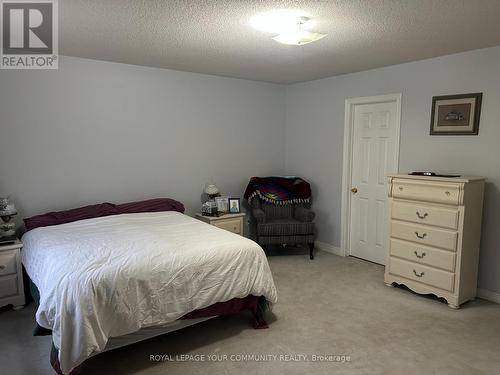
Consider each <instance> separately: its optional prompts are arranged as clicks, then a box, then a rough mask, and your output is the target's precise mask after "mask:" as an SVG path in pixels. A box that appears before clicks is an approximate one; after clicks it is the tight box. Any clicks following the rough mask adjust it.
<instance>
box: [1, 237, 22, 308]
mask: <svg viewBox="0 0 500 375" xmlns="http://www.w3.org/2000/svg"><path fill="white" fill-rule="evenodd" d="M22 247H23V244H22V243H21V241H19V240H18V239H15V240H14V243H13V244H11V245H1V246H0V307H2V306H6V305H13V306H14V310H18V309H21V308H23V307H24V304H25V303H26V301H25V299H24V286H23V271H22V266H21V248H22Z"/></svg>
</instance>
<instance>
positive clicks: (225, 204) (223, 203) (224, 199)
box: [215, 196, 229, 214]
mask: <svg viewBox="0 0 500 375" xmlns="http://www.w3.org/2000/svg"><path fill="white" fill-rule="evenodd" d="M228 200H229V197H228V196H221V197H215V203H216V204H217V211H218V212H220V213H224V214H225V213H227V212H228V211H229V201H228Z"/></svg>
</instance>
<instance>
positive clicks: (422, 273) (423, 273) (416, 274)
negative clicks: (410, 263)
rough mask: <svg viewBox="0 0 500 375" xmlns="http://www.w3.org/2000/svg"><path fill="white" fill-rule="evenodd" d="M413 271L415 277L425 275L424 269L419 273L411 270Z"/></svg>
mask: <svg viewBox="0 0 500 375" xmlns="http://www.w3.org/2000/svg"><path fill="white" fill-rule="evenodd" d="M413 273H414V274H415V276H417V277H422V276H424V275H425V272H424V271H422V272H420V274H418V273H417V271H415V270H413Z"/></svg>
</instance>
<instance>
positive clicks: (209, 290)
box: [22, 212, 277, 373]
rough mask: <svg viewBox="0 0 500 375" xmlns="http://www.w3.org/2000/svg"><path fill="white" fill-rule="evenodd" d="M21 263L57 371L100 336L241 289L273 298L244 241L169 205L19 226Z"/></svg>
mask: <svg viewBox="0 0 500 375" xmlns="http://www.w3.org/2000/svg"><path fill="white" fill-rule="evenodd" d="M22 241H23V243H24V249H23V253H22V260H23V264H24V265H25V267H26V270H27V272H28V275H29V276H30V277H31V279H32V280H33V282H34V283H35V284H36V285H37V287H38V289H39V291H40V306H39V308H38V311H37V313H36V321H37V322H38V324H39V325H40V326H42V327H45V328H48V329H51V330H52V335H53V341H54V345H55V346H56V347H57V348H58V349H59V361H60V365H61V370H62V371H63V372H64V373H68V372H70V370H71V369H72V368H74V367H76V366H78V365H79V364H80V363H82V362H83V361H84V360H85V359H86V358H88V357H89V356H91V355H92V354H95V353H97V352H99V351H102V350H103V349H104V347H105V346H106V343H107V341H108V338H110V337H115V336H121V335H125V334H128V333H132V332H135V331H137V330H139V329H141V328H143V327H148V326H154V325H161V324H164V323H168V322H171V321H174V320H176V319H178V318H180V317H181V316H183V315H184V314H186V313H188V312H190V311H193V310H196V309H200V308H204V307H207V306H210V305H212V304H214V303H216V302H223V301H227V300H230V299H231V298H235V297H240V298H241V297H245V296H247V295H249V294H253V295H255V296H261V295H262V296H265V297H266V298H267V300H268V301H270V302H271V303H274V302H276V299H277V296H276V289H275V286H274V282H273V278H272V275H271V271H270V269H269V265H268V263H267V259H266V257H265V254H264V252H263V251H262V249H261V248H260V247H259V246H258V245H257V244H256V243H255V242H253V241H251V240H249V239H246V238H244V237H241V236H239V235H236V234H233V233H230V232H228V231H225V230H223V229H219V228H216V227H213V226H210V225H208V224H205V223H203V222H201V221H199V220H196V219H193V218H190V217H188V216H186V215H183V214H180V213H178V212H159V213H141V214H126V215H118V216H108V217H102V218H95V219H88V220H81V221H77V222H74V223H69V224H62V225H57V226H52V227H45V228H37V229H34V230H32V231H30V232H27V233H26V234H25V235H24V236H23V239H22Z"/></svg>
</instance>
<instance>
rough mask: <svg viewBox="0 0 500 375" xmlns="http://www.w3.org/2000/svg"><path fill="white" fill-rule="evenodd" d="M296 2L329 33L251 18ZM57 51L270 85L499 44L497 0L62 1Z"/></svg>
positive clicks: (292, 6) (499, 6)
mask: <svg viewBox="0 0 500 375" xmlns="http://www.w3.org/2000/svg"><path fill="white" fill-rule="evenodd" d="M273 9H300V10H302V11H304V13H305V14H306V15H309V16H311V17H313V18H314V19H315V21H316V23H317V26H316V27H315V28H314V31H317V32H320V33H326V34H328V36H327V37H325V38H323V39H322V40H320V41H318V42H315V43H311V44H308V45H305V46H300V47H297V46H286V45H281V44H278V43H276V42H275V41H273V40H271V36H272V35H269V34H266V33H263V32H260V31H257V30H254V29H253V28H252V27H250V26H249V21H250V18H251V17H252V16H254V15H255V14H257V13H260V12H263V11H267V10H273ZM59 14H60V33H59V35H60V43H61V44H60V52H61V54H63V55H68V56H78V57H86V58H92V59H99V60H108V61H116V62H123V63H128V64H137V65H146V66H155V67H162V68H170V69H177V70H184V71H191V72H199V73H207V74H216V75H222V76H231V77H239V78H247V79H253V80H261V81H270V82H278V83H292V82H299V81H307V80H312V79H317V78H322V77H327V76H332V75H337V74H343V73H348V72H355V71H360V70H365V69H370V68H375V67H380V66H385V65H392V64H398V63H402V62H406V61H413V60H419V59H424V58H429V57H434V56H440V55H446V54H450V53H455V52H461V51H466V50H471V49H476V48H483V47H489V46H494V45H500V21H499V16H500V0H335V1H314V0H311V1H306V0H300V1H286V0H283V1H273V0H269V1H259V0H64V1H59Z"/></svg>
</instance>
